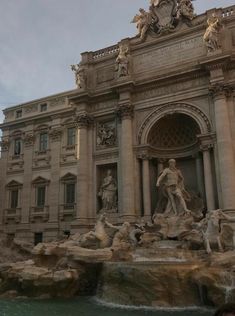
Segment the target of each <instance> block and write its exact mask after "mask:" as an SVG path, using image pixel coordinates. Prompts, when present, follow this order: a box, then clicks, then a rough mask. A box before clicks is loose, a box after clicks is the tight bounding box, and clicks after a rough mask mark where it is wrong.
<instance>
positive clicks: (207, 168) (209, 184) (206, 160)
mask: <svg viewBox="0 0 235 316" xmlns="http://www.w3.org/2000/svg"><path fill="white" fill-rule="evenodd" d="M210 148H211V146H210V145H202V146H201V150H202V153H203V166H204V178H205V189H206V204H207V209H208V210H214V209H215V196H214V186H213V178H212V167H211V156H210Z"/></svg>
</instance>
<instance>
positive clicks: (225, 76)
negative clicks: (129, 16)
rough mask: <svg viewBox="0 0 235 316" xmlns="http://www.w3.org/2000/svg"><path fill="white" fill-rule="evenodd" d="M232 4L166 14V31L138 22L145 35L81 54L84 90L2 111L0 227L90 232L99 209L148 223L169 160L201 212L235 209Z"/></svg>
mask: <svg viewBox="0 0 235 316" xmlns="http://www.w3.org/2000/svg"><path fill="white" fill-rule="evenodd" d="M162 1H163V2H164V0H160V4H161V2H162ZM170 2H172V3H173V4H174V3H176V2H175V1H174V0H172V1H170ZM182 2H185V1H182ZM189 2H190V1H189ZM162 5H164V4H162ZM152 6H153V8H154V9H155V10H156V12H158V10H160V9H158V8H160V7H158V6H159V1H158V2H157V1H156V3H155V4H154V3H153V4H152ZM233 12H234V8H233V7H229V8H226V9H213V10H210V11H207V12H206V13H205V14H202V15H200V16H194V15H192V17H190V18H189V19H188V20H187V19H185V17H186V16H183V11H182V14H181V15H182V18H181V19H179V17H178V20H177V19H176V15H175V13H174V14H173V13H172V12H170V11H169V14H170V16H171V17H172V16H174V22H172V27H170V28H169V29H166V26H165V28H164V27H163V26H164V25H163V23H162V24H161V30H164V31H162V32H160V31H159V30H160V28H158V29H156V25H155V29H154V30H155V34H153V33H154V32H153V31H152V29H150V27H152V25H151V26H150V24H149V25H148V24H145V26H146V28H145V29H143V28H142V29H141V27H140V25H138V26H139V31H142V33H141V34H140V37H134V38H127V39H124V40H122V41H121V42H120V43H118V44H117V45H114V46H112V47H108V48H104V49H102V50H99V51H96V52H86V53H83V54H82V55H81V56H82V59H81V63H80V64H79V65H77V66H74V67H73V70H74V71H75V75H76V82H77V86H78V87H77V89H74V90H72V91H68V92H66V93H61V94H58V95H54V96H50V97H46V98H42V99H40V100H35V101H32V102H28V103H25V104H20V105H17V106H15V107H11V108H7V109H6V110H4V114H5V120H4V123H3V124H2V125H1V129H2V132H3V136H2V142H1V151H2V153H1V182H0V201H1V204H0V208H1V209H0V231H1V233H2V234H8V235H9V236H17V237H19V238H25V239H28V240H31V241H32V240H34V241H35V242H37V241H40V240H42V239H43V240H44V241H49V240H51V239H53V238H55V237H57V236H58V235H61V234H62V232H64V233H66V234H69V233H70V232H75V231H82V230H84V229H87V228H90V227H91V226H92V225H94V223H95V220H96V217H97V214H98V213H99V212H100V211H105V212H106V213H108V216H109V219H110V220H111V221H113V222H114V223H115V222H116V223H121V222H123V221H130V222H131V221H134V220H136V219H137V218H140V217H141V216H142V217H143V216H144V217H145V218H147V219H149V218H150V217H151V215H152V214H153V213H154V212H155V210H156V209H157V207H158V196H159V192H158V190H157V188H156V179H157V177H158V175H159V174H160V173H161V171H162V170H163V168H164V166H165V165H166V163H167V160H168V159H170V158H174V159H176V161H177V165H178V166H179V168H180V169H181V171H182V173H183V174H184V178H185V187H186V188H187V190H188V191H189V192H191V194H192V196H194V202H195V203H199V204H200V205H201V208H203V210H204V211H206V210H213V209H216V208H221V209H224V210H226V211H228V212H233V210H235V156H234V154H235V152H234V151H235V103H234V96H235V92H234V87H235V62H234V52H235V15H234V14H233ZM145 13H146V12H145ZM178 13H179V12H177V14H178ZM141 14H142V13H141ZM165 14H166V13H165ZM172 14H173V15H172ZM215 16H216V17H217V18H218V19H219V23H220V24H221V28H220V29H218V30H217V33H216V39H218V43H219V44H218V43H217V44H218V47H216V48H213V49H210V47H209V45H208V42H207V39H205V36H204V34H205V32H206V30H208V29H209V27H208V25H209V26H210V23H209V22H210V19H211V18H212V17H214V18H215ZM139 18H141V16H139ZM186 18H187V17H186ZM159 20H160V21H161V16H160V18H159ZM163 20H164V19H163ZM207 20H208V21H209V22H208V25H207ZM172 21H173V20H172ZM175 21H177V23H175ZM135 22H138V16H137V17H136V20H135ZM158 23H160V22H158ZM159 25H160V24H158V26H159ZM168 26H169V23H168V22H167V28H168ZM207 27H208V28H207ZM143 31H145V33H146V34H145V33H143ZM209 31H210V30H209ZM212 35H213V34H212ZM214 35H215V34H214ZM203 37H204V39H203ZM217 37H218V38H217Z"/></svg>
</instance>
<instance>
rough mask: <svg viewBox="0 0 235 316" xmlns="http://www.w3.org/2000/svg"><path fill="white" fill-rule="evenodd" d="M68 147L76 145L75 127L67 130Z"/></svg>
mask: <svg viewBox="0 0 235 316" xmlns="http://www.w3.org/2000/svg"><path fill="white" fill-rule="evenodd" d="M67 145H68V146H73V145H75V127H70V128H68V130H67Z"/></svg>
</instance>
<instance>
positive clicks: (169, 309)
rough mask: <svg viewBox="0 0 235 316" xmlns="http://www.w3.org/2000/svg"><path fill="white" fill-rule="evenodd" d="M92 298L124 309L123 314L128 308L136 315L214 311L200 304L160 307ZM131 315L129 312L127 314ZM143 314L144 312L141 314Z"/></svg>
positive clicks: (108, 305) (207, 313) (118, 308)
mask: <svg viewBox="0 0 235 316" xmlns="http://www.w3.org/2000/svg"><path fill="white" fill-rule="evenodd" d="M92 300H93V301H94V302H95V303H97V304H98V305H101V306H105V307H108V308H110V309H116V310H122V315H124V314H123V310H124V311H125V310H127V311H135V315H139V314H136V311H139V312H142V311H146V312H148V315H149V312H152V314H151V315H166V316H167V315H173V314H174V315H182V316H186V315H211V313H212V311H213V310H212V309H209V308H203V307H198V306H188V307H160V306H156V307H150V306H133V305H121V304H114V303H110V302H106V301H104V300H101V299H99V298H97V297H95V298H92ZM127 315H129V314H127ZM140 315H142V314H140Z"/></svg>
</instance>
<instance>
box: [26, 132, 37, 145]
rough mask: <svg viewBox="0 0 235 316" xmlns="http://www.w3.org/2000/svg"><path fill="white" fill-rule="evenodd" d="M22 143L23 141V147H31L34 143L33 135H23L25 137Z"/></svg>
mask: <svg viewBox="0 0 235 316" xmlns="http://www.w3.org/2000/svg"><path fill="white" fill-rule="evenodd" d="M23 141H24V146H25V147H31V146H33V145H34V142H35V135H34V133H27V134H25V136H24V138H23Z"/></svg>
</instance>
